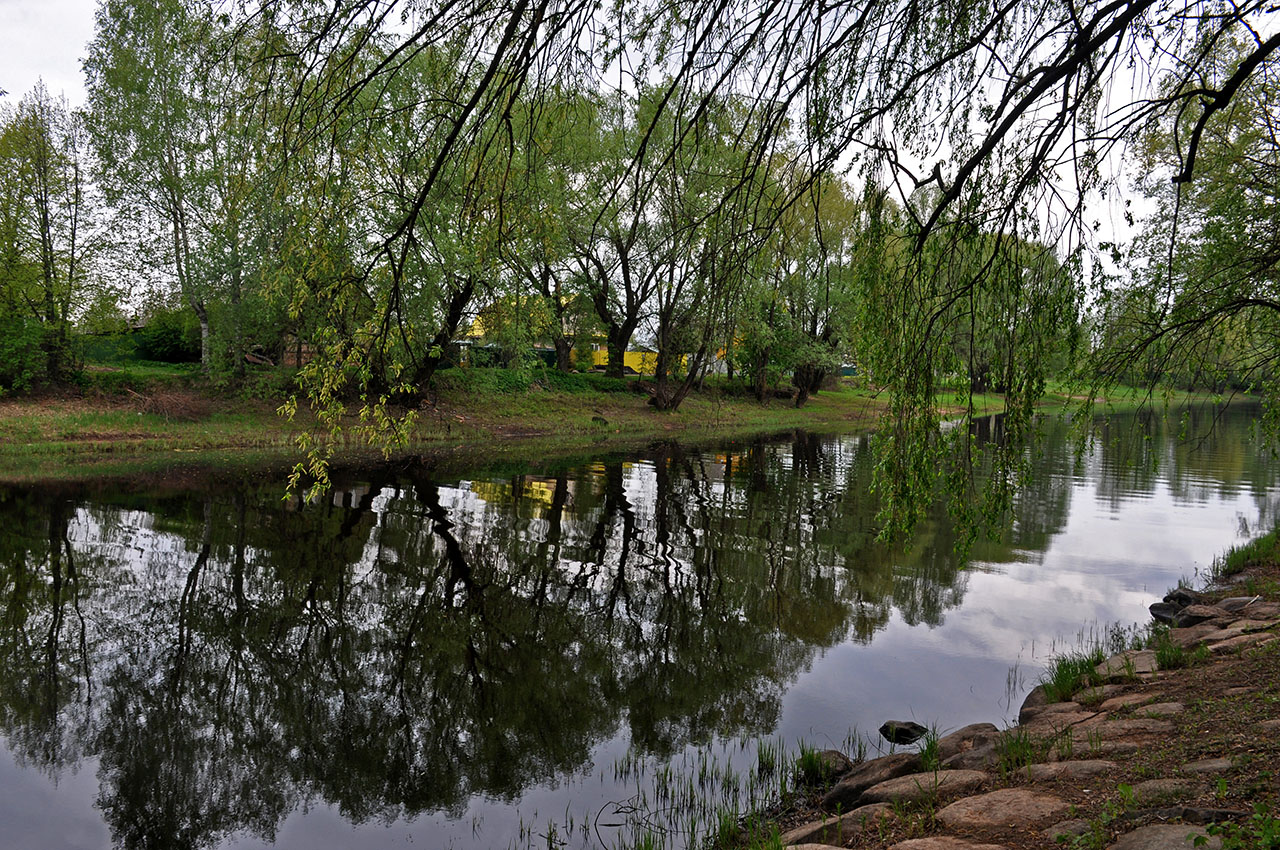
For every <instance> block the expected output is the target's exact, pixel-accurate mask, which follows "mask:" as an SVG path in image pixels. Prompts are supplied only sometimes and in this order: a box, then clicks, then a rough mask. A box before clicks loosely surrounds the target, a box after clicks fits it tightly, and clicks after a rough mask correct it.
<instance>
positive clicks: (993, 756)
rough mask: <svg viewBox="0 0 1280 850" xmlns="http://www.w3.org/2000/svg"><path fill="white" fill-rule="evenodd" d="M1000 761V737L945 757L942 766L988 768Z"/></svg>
mask: <svg viewBox="0 0 1280 850" xmlns="http://www.w3.org/2000/svg"><path fill="white" fill-rule="evenodd" d="M998 761H1000V741H999V738H996V739H994V740H991V741H988V742H986V743H983V744H979V745H977V746H975V747H974V748H973V749H971V750H965V751H964V752H960V753H956V754H955V755H953V756H952V757H951V758H948V759H943V761H942V766H943V767H945V768H946V769H947V770H986V769H987V768H989V767H991V766H992V765H994V764H995V763H996V762H998Z"/></svg>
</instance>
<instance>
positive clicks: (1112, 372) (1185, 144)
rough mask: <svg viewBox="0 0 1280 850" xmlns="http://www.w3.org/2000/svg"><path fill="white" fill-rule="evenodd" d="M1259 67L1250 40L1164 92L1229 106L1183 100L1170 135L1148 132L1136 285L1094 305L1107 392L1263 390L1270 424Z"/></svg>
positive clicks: (1273, 359) (1267, 168) (1270, 298)
mask: <svg viewBox="0 0 1280 850" xmlns="http://www.w3.org/2000/svg"><path fill="white" fill-rule="evenodd" d="M1257 55H1258V54H1257V51H1256V43H1255V42H1253V41H1250V40H1247V39H1240V38H1235V39H1230V40H1224V41H1221V42H1220V43H1218V44H1216V45H1214V46H1213V49H1212V50H1211V51H1210V52H1209V54H1208V55H1207V56H1206V61H1205V63H1204V65H1203V66H1202V67H1201V68H1200V69H1199V71H1198V73H1197V76H1196V77H1195V78H1194V79H1191V80H1177V79H1172V80H1169V81H1167V82H1166V84H1165V85H1164V87H1163V88H1162V90H1161V94H1162V96H1163V97H1164V98H1166V99H1169V100H1177V99H1179V98H1184V97H1186V96H1187V95H1188V94H1190V93H1194V92H1201V93H1204V92H1214V91H1228V90H1230V91H1232V96H1231V98H1230V99H1229V101H1224V102H1219V100H1218V99H1214V98H1211V97H1208V96H1206V95H1201V96H1200V97H1198V98H1196V99H1191V100H1188V101H1186V104H1187V105H1186V108H1185V109H1183V110H1181V112H1180V114H1179V115H1178V116H1177V122H1176V123H1174V124H1171V125H1169V124H1160V123H1155V122H1152V123H1151V124H1149V125H1148V126H1147V127H1146V128H1145V130H1144V133H1143V136H1142V138H1141V140H1140V146H1139V152H1140V154H1141V162H1142V166H1143V167H1142V176H1141V178H1140V180H1139V181H1138V184H1137V188H1138V189H1139V190H1140V191H1141V192H1142V194H1143V195H1145V197H1146V199H1147V202H1148V206H1149V207H1151V208H1152V210H1153V212H1152V213H1151V214H1150V215H1149V216H1147V218H1146V219H1145V220H1144V221H1143V227H1142V231H1141V236H1140V237H1139V239H1138V240H1137V242H1136V244H1135V245H1134V246H1133V250H1132V252H1131V253H1130V255H1129V263H1128V268H1127V271H1128V273H1129V275H1130V276H1131V278H1132V280H1133V281H1134V285H1133V286H1132V287H1131V288H1128V289H1124V290H1119V291H1116V292H1113V293H1109V296H1108V297H1107V298H1106V299H1105V300H1103V301H1102V302H1100V304H1099V309H1098V314H1099V326H1098V337H1097V340H1096V342H1097V350H1096V363H1097V367H1098V375H1099V376H1100V377H1101V379H1102V380H1104V381H1115V380H1122V379H1128V380H1137V381H1151V380H1152V379H1154V378H1157V377H1161V376H1168V377H1171V378H1173V379H1174V380H1176V381H1177V383H1179V384H1185V385H1186V387H1187V388H1188V389H1192V388H1201V389H1208V390H1212V391H1215V392H1232V391H1239V390H1245V389H1250V388H1252V389H1257V390H1261V391H1262V392H1263V393H1264V396H1265V398H1266V399H1267V400H1268V402H1269V404H1268V411H1269V415H1270V416H1271V417H1273V418H1274V417H1275V415H1276V411H1277V409H1278V408H1277V406H1276V405H1275V403H1274V402H1275V400H1276V399H1277V398H1280V395H1278V394H1280V348H1278V347H1277V340H1278V339H1280V63H1277V62H1274V61H1270V60H1267V61H1262V62H1259V63H1257V64H1256V65H1252V64H1251V63H1252V62H1253V60H1254V59H1255V58H1256V57H1257ZM1192 156H1194V157H1195V160H1194V163H1195V169H1194V172H1188V171H1187V161H1188V159H1189V158H1190V157H1192ZM1192 174H1194V177H1195V179H1194V180H1186V179H1184V178H1185V177H1187V176H1191V175H1192ZM1135 372H1136V374H1135Z"/></svg>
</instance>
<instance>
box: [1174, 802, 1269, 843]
mask: <svg viewBox="0 0 1280 850" xmlns="http://www.w3.org/2000/svg"><path fill="white" fill-rule="evenodd" d="M1206 832H1208V833H1209V836H1210V837H1216V838H1218V839H1219V840H1220V841H1221V842H1222V850H1245V848H1250V850H1276V848H1280V818H1277V817H1276V816H1275V813H1274V812H1272V811H1271V808H1270V807H1269V806H1268V805H1267V804H1266V803H1262V802H1259V803H1254V805H1253V814H1251V815H1250V816H1249V820H1248V821H1247V822H1246V823H1244V824H1243V825H1241V824H1237V823H1215V824H1210V825H1209V827H1208V829H1207V830H1206ZM1208 842H1209V839H1208V838H1206V837H1205V836H1202V835H1200V836H1196V838H1195V846H1196V847H1203V846H1204V845H1206V844H1208Z"/></svg>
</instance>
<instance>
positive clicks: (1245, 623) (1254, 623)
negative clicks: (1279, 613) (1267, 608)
mask: <svg viewBox="0 0 1280 850" xmlns="http://www.w3.org/2000/svg"><path fill="white" fill-rule="evenodd" d="M1275 625H1276V624H1275V623H1274V622H1273V621H1271V620H1236V621H1235V622H1233V623H1228V624H1227V628H1228V629H1239V630H1240V631H1241V632H1244V633H1245V634H1248V633H1250V632H1261V631H1265V630H1266V629H1272V628H1275Z"/></svg>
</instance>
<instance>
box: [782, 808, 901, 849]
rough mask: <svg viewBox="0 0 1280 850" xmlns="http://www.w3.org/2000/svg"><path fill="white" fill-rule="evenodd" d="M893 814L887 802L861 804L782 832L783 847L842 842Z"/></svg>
mask: <svg viewBox="0 0 1280 850" xmlns="http://www.w3.org/2000/svg"><path fill="white" fill-rule="evenodd" d="M886 816H888V817H892V816H893V807H892V806H891V805H889V804H888V803H875V804H873V805H870V806H862V807H861V808H857V809H854V810H853V811H851V812H846V813H845V814H843V815H840V816H839V817H829V818H823V819H822V820H816V821H812V822H811V823H806V824H804V825H803V826H797V827H796V828H795V829H792V830H788V831H787V832H784V833H783V834H782V844H783V846H784V847H789V846H792V845H806V844H809V845H814V844H816V845H822V846H825V845H827V844H843V843H845V842H846V841H848V840H849V839H850V838H852V837H853V836H855V835H857V834H858V833H859V832H861V831H862V830H863V829H864V828H866V827H867V825H869V824H871V823H873V822H874V821H876V820H878V819H881V818H884V817H886Z"/></svg>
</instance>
